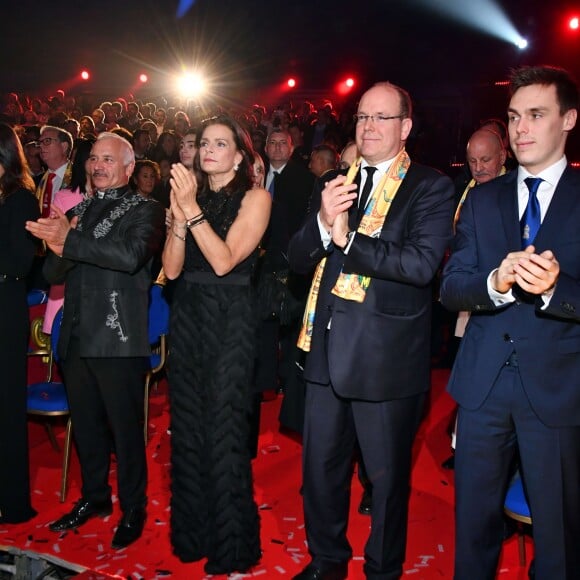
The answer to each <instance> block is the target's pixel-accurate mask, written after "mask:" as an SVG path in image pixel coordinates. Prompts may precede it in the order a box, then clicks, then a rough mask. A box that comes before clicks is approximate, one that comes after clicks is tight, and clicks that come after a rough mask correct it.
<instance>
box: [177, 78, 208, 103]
mask: <svg viewBox="0 0 580 580" xmlns="http://www.w3.org/2000/svg"><path fill="white" fill-rule="evenodd" d="M177 88H178V89H179V92H180V93H181V94H182V95H183V96H184V97H200V96H202V95H203V94H204V93H205V92H206V83H205V80H204V78H203V77H202V76H201V75H200V74H199V73H186V74H184V75H182V76H181V77H179V79H178V80H177Z"/></svg>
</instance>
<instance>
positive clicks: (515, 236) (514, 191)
mask: <svg viewBox="0 0 580 580" xmlns="http://www.w3.org/2000/svg"><path fill="white" fill-rule="evenodd" d="M517 174H518V172H517V171H512V172H511V173H510V174H509V177H510V178H509V179H506V180H505V181H504V182H503V183H502V184H501V187H500V188H498V190H497V194H496V195H497V196H498V203H497V206H496V207H498V208H499V213H500V215H499V218H500V221H501V223H502V225H503V231H504V234H505V237H506V240H507V245H508V248H509V249H510V251H515V250H519V249H520V248H521V245H522V240H521V232H520V220H519V214H518V183H517Z"/></svg>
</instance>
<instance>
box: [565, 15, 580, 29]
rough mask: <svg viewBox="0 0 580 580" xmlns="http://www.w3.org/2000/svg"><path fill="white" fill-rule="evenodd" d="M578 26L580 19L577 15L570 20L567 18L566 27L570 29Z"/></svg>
mask: <svg viewBox="0 0 580 580" xmlns="http://www.w3.org/2000/svg"><path fill="white" fill-rule="evenodd" d="M579 26H580V19H579V18H578V16H574V17H572V18H570V20H568V28H569V29H570V30H578V27H579Z"/></svg>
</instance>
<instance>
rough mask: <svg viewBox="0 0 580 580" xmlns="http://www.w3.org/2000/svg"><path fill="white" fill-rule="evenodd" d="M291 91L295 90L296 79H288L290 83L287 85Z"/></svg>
mask: <svg viewBox="0 0 580 580" xmlns="http://www.w3.org/2000/svg"><path fill="white" fill-rule="evenodd" d="M286 84H287V85H288V86H289V87H290V88H291V89H293V88H294V87H295V86H296V79H293V78H290V79H288V82H287V83H286Z"/></svg>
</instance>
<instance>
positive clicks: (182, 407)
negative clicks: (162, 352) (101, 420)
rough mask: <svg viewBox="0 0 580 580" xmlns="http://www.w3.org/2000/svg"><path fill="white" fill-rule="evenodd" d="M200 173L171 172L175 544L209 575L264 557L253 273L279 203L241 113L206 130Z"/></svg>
mask: <svg viewBox="0 0 580 580" xmlns="http://www.w3.org/2000/svg"><path fill="white" fill-rule="evenodd" d="M198 146H199V151H198V153H197V154H196V158H195V161H194V172H191V171H189V170H187V169H186V168H185V167H184V166H183V165H181V164H177V165H175V166H174V167H173V169H172V179H171V188H172V191H171V213H172V224H171V231H170V232H168V236H167V242H166V244H165V249H164V252H163V268H164V271H165V274H166V276H167V277H168V278H169V279H176V278H178V281H177V284H176V288H175V294H174V298H173V304H172V315H171V327H170V337H171V350H170V360H169V365H168V368H169V370H168V378H169V392H170V401H171V464H172V465H171V481H172V483H171V494H172V496H171V542H172V546H173V550H174V552H175V554H176V555H177V556H178V557H179V558H180V559H181V560H182V561H184V562H192V561H197V560H201V559H202V558H207V563H206V564H205V571H206V572H207V573H209V574H227V573H231V572H235V571H238V572H244V571H246V570H248V569H249V568H251V567H252V566H253V565H255V564H256V563H257V562H258V561H259V559H260V557H261V551H260V534H259V532H260V531H259V517H258V510H257V506H256V503H255V501H254V497H253V483H252V471H251V457H250V451H249V445H248V440H249V429H250V420H249V419H250V411H251V405H252V393H251V388H250V385H251V376H252V367H253V360H254V343H255V332H256V316H255V314H254V304H253V300H254V297H253V289H252V286H251V277H252V272H253V269H254V266H255V263H256V259H257V254H258V244H259V242H260V239H261V238H262V236H263V234H264V231H265V230H266V227H267V224H268V219H269V216H270V206H271V199H270V195H269V193H268V192H267V191H265V190H264V189H260V188H253V187H252V164H253V161H254V153H253V151H252V147H251V141H250V139H249V137H248V135H247V133H246V132H245V131H244V130H243V129H242V128H241V127H240V126H239V125H238V124H237V123H236V122H235V121H234V120H233V119H231V118H229V117H225V116H222V117H216V118H213V119H211V120H209V121H208V122H206V123H205V124H204V126H203V129H202V131H201V132H200V137H199V141H198Z"/></svg>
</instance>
